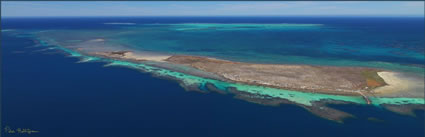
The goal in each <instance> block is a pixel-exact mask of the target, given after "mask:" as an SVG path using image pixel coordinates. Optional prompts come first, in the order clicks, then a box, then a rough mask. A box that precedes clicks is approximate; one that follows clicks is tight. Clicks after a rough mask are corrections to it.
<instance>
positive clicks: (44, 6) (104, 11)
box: [1, 1, 424, 17]
mask: <svg viewBox="0 0 425 137" xmlns="http://www.w3.org/2000/svg"><path fill="white" fill-rule="evenodd" d="M1 15H2V17H11V16H15V17H17V16H258V15H269V16H279V15H281V16H285V15H367V16H376V15H384V16H406V15H408V16H424V2H423V1H418V2H412V1H410V2H401V1H382V2H379V1H351V2H350V1H341V2H337V1H317V2H309V1H299V2H296V1H293V2H287V1H275V2H273V1H268V2H267V1H265V2H260V1H251V2H250V1H233V2H225V1H204V2H202V1H183V2H178V1H175V2H172V1H163V2H160V1H158V2H149V1H135V2H118V1H106V2H105V1H90V2H84V1H79V2H78V1H74V2H73V1H68V2H65V1H52V2H42V1H35V2H11V1H8V2H4V1H2V2H1Z"/></svg>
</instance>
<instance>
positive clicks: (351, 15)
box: [0, 14, 425, 18]
mask: <svg viewBox="0 0 425 137" xmlns="http://www.w3.org/2000/svg"><path fill="white" fill-rule="evenodd" d="M0 17H1V18H54V17H61V18H66V17H425V15H407V14H400V15H354V14H347V15H343V14H341V15H136V16H133V15H125V16H122V15H111V16H104V15H97V16H0Z"/></svg>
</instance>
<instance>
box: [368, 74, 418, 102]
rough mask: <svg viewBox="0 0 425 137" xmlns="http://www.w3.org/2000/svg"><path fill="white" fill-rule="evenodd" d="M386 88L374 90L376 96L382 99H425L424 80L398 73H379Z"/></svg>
mask: <svg viewBox="0 0 425 137" xmlns="http://www.w3.org/2000/svg"><path fill="white" fill-rule="evenodd" d="M378 75H379V76H380V77H381V78H382V79H384V81H385V83H387V85H386V86H382V87H378V88H376V89H374V90H373V92H374V94H375V95H376V96H382V97H420V98H423V97H424V83H423V80H424V79H420V78H419V77H412V76H406V75H403V74H401V73H398V72H388V71H383V72H378Z"/></svg>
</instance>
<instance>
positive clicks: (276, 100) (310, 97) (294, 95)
mask: <svg viewBox="0 0 425 137" xmlns="http://www.w3.org/2000/svg"><path fill="white" fill-rule="evenodd" d="M40 43H41V44H42V45H45V44H47V43H45V42H44V41H42V40H40ZM53 48H57V49H59V50H62V51H64V52H66V53H67V54H69V55H70V56H72V57H78V58H80V59H81V60H87V61H86V62H88V61H102V62H107V63H109V64H107V65H105V66H124V67H129V68H134V69H138V70H142V71H143V72H147V73H151V74H152V75H153V76H155V77H159V78H165V79H171V80H173V81H177V82H178V83H180V85H181V86H182V87H183V88H184V89H186V90H188V91H199V92H202V93H205V92H209V91H214V92H218V93H224V94H226V93H232V94H234V96H235V98H239V99H242V100H245V101H248V102H253V103H257V104H263V105H273V106H274V105H279V104H295V105H297V106H300V107H303V108H305V109H306V110H308V111H310V112H311V113H314V114H316V115H318V116H320V117H322V118H325V119H328V120H332V121H336V122H343V120H344V119H345V118H348V117H352V115H351V114H349V113H346V112H344V111H339V110H336V109H332V108H329V107H327V104H347V103H349V104H360V105H365V104H368V102H366V101H365V100H364V98H362V97H361V96H360V95H359V94H353V95H338V94H326V93H317V92H303V91H297V90H291V89H289V90H286V89H281V88H276V87H269V86H262V85H255V84H246V83H240V82H234V81H228V80H226V79H224V80H220V79H217V78H211V77H205V75H204V74H202V75H196V74H194V73H192V72H193V70H191V69H189V70H185V69H186V68H182V70H185V71H183V72H182V71H175V69H173V68H174V65H181V66H185V65H184V64H183V65H182V64H172V63H169V62H164V60H159V61H155V60H152V59H150V58H145V59H143V60H131V59H123V58H119V57H120V55H121V54H123V55H125V53H127V52H122V51H127V50H122V49H120V50H106V51H103V52H104V53H108V54H106V55H109V54H111V53H112V55H113V56H118V58H117V57H108V56H104V55H94V54H89V53H90V52H84V51H80V50H76V49H75V48H71V49H68V48H66V47H62V46H59V45H55V46H54V47H53ZM173 56H174V55H173ZM205 58H207V57H205ZM167 59H168V58H167ZM167 59H165V61H166V60H167ZM210 59H212V58H210ZM212 60H213V62H226V63H229V64H233V63H234V62H231V61H226V60H220V59H212ZM164 64H171V66H168V68H164V66H163V65H164ZM237 64H238V63H237ZM187 68H190V67H187ZM342 68H346V67H342ZM194 70H197V69H196V68H194ZM184 72H191V73H184ZM362 76H363V75H362ZM365 83H366V82H365ZM235 91H238V92H235ZM244 94H246V95H247V96H242V95H244ZM370 99H371V100H372V103H371V104H373V105H376V106H379V105H381V106H383V107H384V108H387V107H386V106H385V105H387V104H393V105H392V106H391V107H393V106H394V105H395V106H396V107H397V106H400V107H402V106H404V105H409V104H411V105H414V106H423V104H424V100H423V99H422V98H404V97H396V98H386V97H382V98H381V97H378V96H371V97H370ZM319 108H320V109H319ZM412 109H423V108H421V107H412V108H410V109H407V110H406V111H408V110H412ZM388 110H390V111H392V110H394V109H388ZM328 111H331V112H332V114H330V113H328ZM394 112H396V111H394Z"/></svg>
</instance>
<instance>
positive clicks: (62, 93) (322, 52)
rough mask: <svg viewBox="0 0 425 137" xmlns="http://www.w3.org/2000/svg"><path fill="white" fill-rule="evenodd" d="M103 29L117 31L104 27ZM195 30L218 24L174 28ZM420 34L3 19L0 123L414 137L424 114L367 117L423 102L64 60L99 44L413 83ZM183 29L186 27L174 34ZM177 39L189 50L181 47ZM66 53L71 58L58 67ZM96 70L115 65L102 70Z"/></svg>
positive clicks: (70, 131) (390, 24)
mask: <svg viewBox="0 0 425 137" xmlns="http://www.w3.org/2000/svg"><path fill="white" fill-rule="evenodd" d="M107 22H118V24H107V25H105V24H104V23H107ZM119 22H121V23H125V22H127V23H126V24H119ZM193 23H195V24H214V25H217V24H220V25H221V26H220V27H217V26H215V27H211V25H209V26H208V25H207V27H200V28H202V29H191V28H192V26H193V25H192V26H191V25H189V26H185V25H183V26H179V25H181V24H186V25H187V24H193ZM226 23H227V24H229V23H232V24H238V25H239V26H237V27H234V26H232V25H225V24H226ZM153 24H160V25H153ZM161 24H162V25H161ZM176 24H177V25H176ZM246 24H248V25H250V24H256V25H257V26H247V25H246ZM258 24H285V25H286V26H285V27H289V26H288V25H287V24H321V25H316V26H314V25H313V26H309V25H307V26H302V25H301V26H297V25H295V26H291V28H290V29H280V30H279V31H275V30H277V28H276V27H275V28H273V29H268V30H267V31H261V30H264V29H265V27H262V26H261V25H258ZM214 25H213V26H214ZM241 25H242V26H241ZM260 26H261V27H260ZM266 26H269V25H266ZM277 26H279V25H277ZM423 26H424V25H423V19H413V18H395V19H393V18H367V17H365V18H343V17H338V18H283V17H282V18H280V17H276V18H275V17H270V18H257V17H249V18H243V17H241V18H236V17H231V18H230V17H229V18H225V17H219V18H218V17H217V18H214V17H208V18H184V17H178V18H168V17H167V18H155V17H152V18H69V19H68V18H64V19H62V18H44V19H38V18H31V19H16V20H15V19H8V20H6V21H5V20H3V19H2V29H7V31H2V60H3V61H2V64H3V65H2V67H3V68H2V78H3V81H2V97H3V98H2V101H3V103H2V108H3V112H4V114H2V124H3V125H8V126H11V127H12V128H31V129H34V130H39V131H40V132H39V133H37V134H32V135H31V136H40V137H57V136H70V137H73V136H81V135H87V136H101V137H105V136H111V137H112V136H303V137H304V136H306V137H310V136H327V137H330V136H335V137H339V136H353V137H354V136H355V137H357V136H362V137H376V136H405V135H408V136H412V137H413V136H415V137H416V136H418V137H423V135H424V133H423V127H424V123H423V116H424V115H423V111H415V114H416V115H417V116H416V117H407V116H403V115H398V114H395V113H393V112H389V111H387V110H386V109H382V108H381V107H375V106H381V105H382V104H424V103H423V102H424V100H423V99H421V98H375V97H371V98H370V99H371V100H372V103H373V105H365V103H366V102H365V101H364V100H363V99H362V98H359V97H347V96H336V95H325V94H312V93H304V92H295V91H288V90H278V89H272V88H266V87H259V86H250V85H244V84H236V83H227V82H222V81H217V80H212V79H206V78H201V77H196V76H192V75H187V74H182V73H178V72H174V71H170V70H166V69H160V68H156V67H152V66H150V65H149V64H150V63H147V64H135V63H132V62H125V61H119V60H110V59H103V58H98V57H91V56H86V55H84V54H82V53H79V52H75V51H73V50H71V49H72V45H74V44H80V43H83V42H85V41H88V40H93V39H99V38H103V39H105V43H103V45H102V44H98V45H96V46H101V48H110V47H117V46H118V47H120V48H123V47H121V46H124V47H125V48H126V49H127V48H132V49H134V50H148V51H154V52H169V53H181V54H189V55H204V56H211V57H217V58H222V59H229V60H234V61H244V62H256V63H278V64H287V63H289V64H315V65H331V66H371V67H377V68H384V69H391V70H397V71H405V72H410V73H413V75H420V74H423V72H422V71H423V63H422V60H421V58H420V56H421V55H422V53H423V48H424V47H423V35H424V33H423V31H424V29H423ZM183 27H184V28H188V29H186V30H185V29H183V30H178V28H183ZM197 27H199V26H197ZM279 27H282V26H279ZM301 28H302V31H301ZM28 32H29V33H31V34H30V35H29V34H28ZM200 34H202V35H200ZM284 34H285V35H284ZM16 36H25V38H16ZM127 36H128V37H127ZM159 36H161V37H159ZM229 36H233V37H229ZM130 37H131V38H130ZM184 37H187V39H185V40H188V41H186V42H185V41H182V40H180V39H181V38H182V39H184ZM198 38H199V39H198ZM226 38H227V39H226ZM31 39H38V41H40V40H41V45H43V46H38V45H35V44H36V43H37V42H35V43H34V42H33V41H31ZM155 40H157V41H156V42H155ZM244 40H245V41H244ZM266 40H267V41H266ZM261 43H263V44H261ZM310 43H311V44H310ZM221 44H222V45H221ZM233 44H235V45H233ZM362 45H365V46H362ZM103 46H105V47H103ZM186 46H187V47H186ZM179 47H180V48H179ZM46 49H50V50H46ZM226 49H228V50H226ZM357 49H359V50H357ZM381 49H382V50H381ZM63 52H65V53H66V54H67V55H68V56H71V58H68V57H63V55H64V54H63ZM57 53H59V54H57ZM411 53H414V54H411ZM375 55H379V56H375ZM76 58H77V59H76ZM78 59H79V60H78ZM75 62H78V63H79V64H75ZM83 62H90V63H83ZM105 62H106V63H105ZM105 64H106V65H105ZM103 65H105V66H120V67H107V68H102V66H103ZM126 67H128V68H134V70H133V69H127V68H126ZM135 70H142V71H145V72H149V73H147V74H146V73H140V72H139V71H135ZM152 73H155V74H156V75H158V77H162V76H164V77H172V78H173V79H177V80H178V81H180V82H181V85H183V86H188V85H189V87H190V88H192V87H198V88H199V89H202V90H206V89H208V88H206V87H205V85H208V84H207V83H211V84H214V86H216V87H217V88H218V89H220V90H222V91H224V92H229V89H228V88H229V87H233V88H235V89H237V90H239V91H242V92H246V93H255V94H258V96H255V97H258V98H265V99H270V98H271V97H275V98H285V99H288V100H290V101H292V102H294V103H299V104H302V105H306V106H307V107H308V106H309V105H311V104H312V103H313V105H315V104H314V102H315V101H319V100H322V99H332V100H337V101H347V102H352V103H354V105H352V104H344V105H329V106H327V107H330V108H334V109H337V110H341V111H343V112H347V113H350V114H353V115H355V117H356V118H353V119H346V120H344V124H337V123H335V122H331V121H328V120H324V119H322V118H318V117H315V116H313V115H312V114H311V113H310V112H307V111H305V110H304V109H303V108H301V107H298V106H295V105H286V104H282V105H281V106H279V107H267V106H263V105H258V104H253V103H249V102H247V101H243V100H238V99H234V96H233V95H231V94H230V95H221V94H214V93H211V94H200V93H194V92H184V89H183V88H181V87H179V85H178V84H177V83H175V82H174V81H169V80H163V79H160V78H153V77H152V76H151V75H150V74H152ZM22 81H25V83H24V84H23V83H22ZM29 104H30V105H29ZM357 104H359V105H357ZM400 107H405V106H400ZM406 107H408V106H406ZM17 108H19V109H17ZM52 108H54V109H52ZM370 119H378V120H376V121H372V120H370ZM28 121H31V122H28ZM381 121H382V122H381ZM94 127H95V128H94ZM111 129H113V130H111ZM164 131H167V132H164ZM359 131H360V132H359ZM88 134H89V135H88ZM3 135H4V132H3ZM5 136H7V134H6V135H5Z"/></svg>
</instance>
